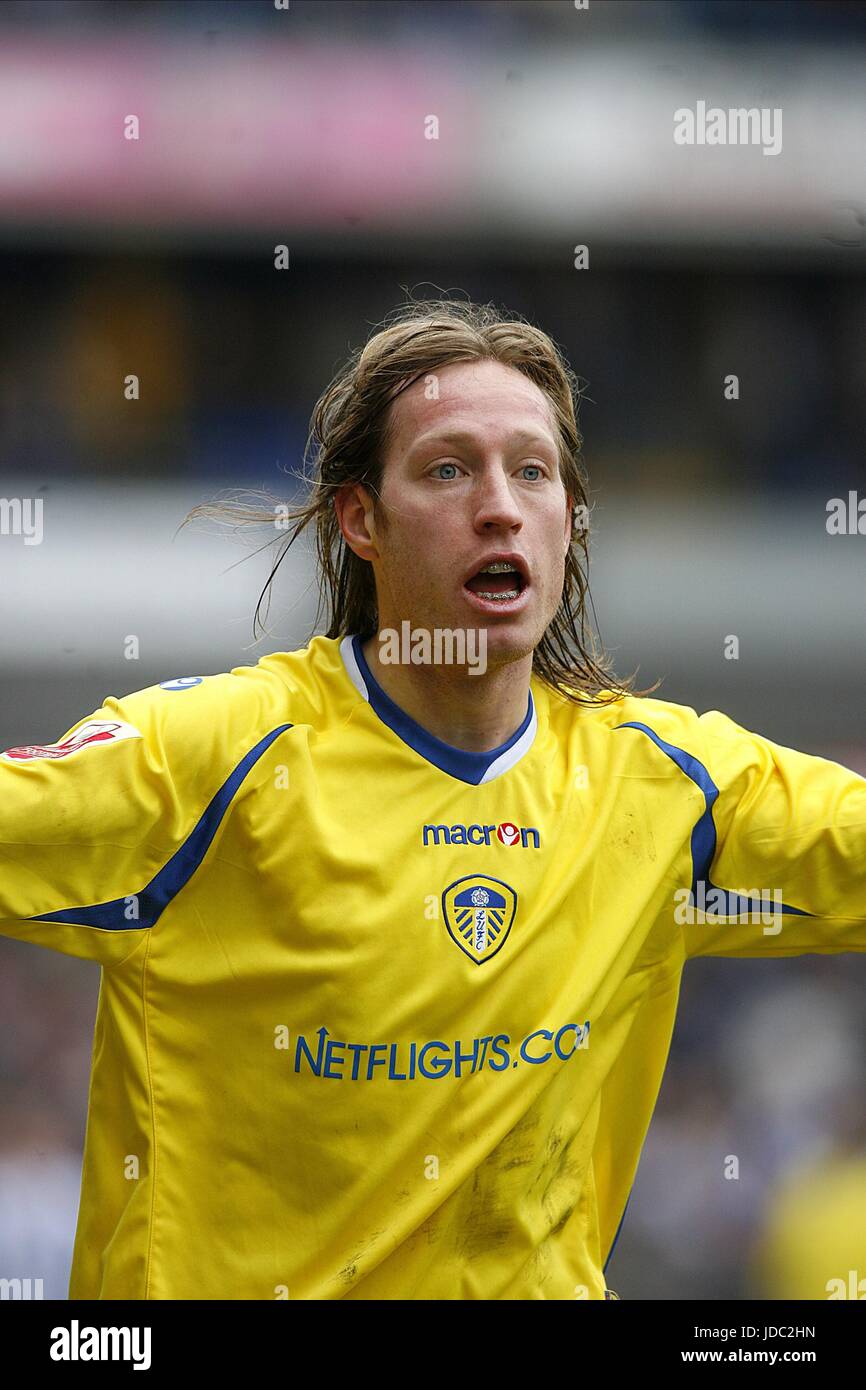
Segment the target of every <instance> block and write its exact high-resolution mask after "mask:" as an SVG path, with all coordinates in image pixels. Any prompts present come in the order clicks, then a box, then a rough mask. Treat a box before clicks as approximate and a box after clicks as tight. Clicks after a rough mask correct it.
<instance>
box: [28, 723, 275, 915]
mask: <svg viewBox="0 0 866 1390" xmlns="http://www.w3.org/2000/svg"><path fill="white" fill-rule="evenodd" d="M291 728H292V725H291V724H281V725H280V726H279V728H277V729H272V730H271V732H270V733H269V734H266V735H265V737H264V738H263V739H261V740H260V741H259V742H258V743H257V744H256V746H255V747H254V748H251V749H250V751H249V753H247V754H246V756H245V757H244V758H242V759H241V761H240V762H239V763H238V765H237V767H236V768H235V769H234V771H233V772H232V773H230V774H229V776H228V777H227V778H226V780H225V781H224V782H223V784H222V786H221V787H220V789H219V791H218V792H217V793H216V795H215V796H214V798H213V800H212V801H211V802H210V804H209V806H208V807H207V809H206V810H205V812H204V814H203V815H202V817H201V819H200V820H199V821H198V823H197V825H196V826H195V827H194V829H193V830H192V831H191V832H190V834H189V835H188V836H187V838H186V840H184V842H183V844H182V845H181V846H180V848H179V849H178V850H176V851H175V853H174V854H173V855H172V856H171V858H170V859H169V860H168V862H167V863H166V864H164V865H163V867H162V868H161V869H160V870H159V873H157V874H156V875H155V876H154V877H153V878H152V879H151V880H150V883H148V884H147V885H146V887H144V888H143V889H142V890H141V892H140V893H129V894H127V895H126V896H125V897H123V898H114V899H113V901H111V902H107V903H96V904H95V905H94V906H92V907H66V908H62V909H61V910H60V911H59V912H42V913H40V914H39V916H34V917H31V918H29V919H28V920H29V921H31V922H69V923H71V924H72V925H73V926H84V927H100V928H102V930H103V931H130V930H139V931H142V930H144V929H145V928H149V927H152V926H154V924H155V923H156V922H157V921H158V920H159V917H160V914H161V913H162V912H163V910H164V909H165V908H166V907H167V906H168V904H169V903H170V902H171V900H172V898H174V897H176V896H177V894H178V893H179V892H180V891H181V889H182V888H184V887H185V886H186V884H187V883H188V882H189V880H190V879H191V878H192V876H193V874H194V873H195V871H196V869H197V868H198V866H199V864H201V862H202V860H203V859H204V857H205V855H206V854H207V851H208V848H209V846H210V843H211V841H212V840H213V837H214V835H215V834H216V832H217V830H218V829H219V826H220V822H221V821H222V819H223V816H224V815H225V813H226V811H227V810H228V808H229V806H230V805H231V802H232V799H233V798H234V796H235V794H236V792H237V790H238V788H239V787H240V785H241V783H242V782H243V780H244V778H245V777H246V775H247V773H248V772H250V770H251V769H252V768H253V767H254V766H255V764H256V763H257V762H258V760H259V758H260V757H261V756H262V754H263V753H266V752H267V750H268V748H270V746H271V744H272V743H273V742H274V739H276V738H278V737H279V735H280V734H282V733H285V731H286V729H291ZM132 898H135V899H137V901H138V916H137V917H135V918H133V919H132V920H131V921H130V920H129V919H128V918H126V917H125V916H124V911H125V910H126V908H127V907H128V904H129V901H130V899H132Z"/></svg>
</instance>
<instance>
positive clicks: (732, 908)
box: [615, 720, 814, 917]
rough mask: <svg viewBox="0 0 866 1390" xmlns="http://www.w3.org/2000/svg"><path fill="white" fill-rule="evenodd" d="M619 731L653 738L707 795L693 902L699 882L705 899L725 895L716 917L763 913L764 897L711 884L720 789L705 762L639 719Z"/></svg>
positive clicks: (695, 845)
mask: <svg viewBox="0 0 866 1390" xmlns="http://www.w3.org/2000/svg"><path fill="white" fill-rule="evenodd" d="M615 727H616V728H617V729H640V731H641V733H644V734H646V735H647V737H648V738H651V739H652V741H653V743H654V744H655V745H656V747H657V748H660V749H661V750H662V752H663V753H666V754H667V755H668V757H669V758H671V759H672V760H673V761H674V762H675V763H676V765H677V767H678V768H680V769H681V770H682V771H683V772H684V773H685V774H686V776H687V777H689V778H691V780H692V781H693V782H694V783H695V785H696V786H698V787H700V789H701V791H702V792H703V794H704V799H705V802H706V805H705V807H704V810H703V812H702V813H701V815H700V817H699V819H698V821H697V824H696V825H695V827H694V829H693V830H692V883H691V890H690V892H691V903H692V906H694V905H695V903H696V893H697V887H698V884H699V883H703V885H704V900H705V901H706V897H707V895H708V894H709V893H711V892H712V893H723V894H724V901H725V906H724V909H720V908H714V912H713V915H714V916H718V917H736V916H737V915H738V914H739V913H741V912H759V911H760V910H761V907H762V900H761V899H760V898H750V897H747V896H744V895H743V894H741V893H736V892H734V890H733V889H730V888H717V887H716V886H715V884H713V883H711V882H710V865H711V864H712V862H713V858H714V856H715V853H716V826H715V822H714V821H713V806H714V804H715V802H716V801H717V799H718V795H719V789H718V787H717V786H716V784H715V782H714V781H713V779H712V777H711V776H710V774H709V772H708V771H707V769H706V768H705V767H704V765H703V763H702V762H699V761H698V759H697V758H695V757H693V756H692V754H691V753H687V752H686V751H685V749H684V748H677V746H676V745H675V744H673V743H666V742H665V740H664V739H663V738H660V737H659V735H658V734H657V733H656V732H655V731H654V730H653V729H651V728H649V726H648V725H647V724H639V723H638V722H637V721H636V720H629V721H628V722H627V723H625V724H617V725H616V726H615ZM781 911H782V912H789V913H792V914H793V915H794V916H796V917H812V916H814V914H813V913H811V912H806V911H805V910H804V909H803V908H801V907H788V906H787V904H785V903H782V904H781Z"/></svg>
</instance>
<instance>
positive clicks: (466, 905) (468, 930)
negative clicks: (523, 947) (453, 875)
mask: <svg viewBox="0 0 866 1390" xmlns="http://www.w3.org/2000/svg"><path fill="white" fill-rule="evenodd" d="M516 911H517V894H516V893H515V891H514V889H513V888H509V887H508V884H507V883H503V882H502V881H501V880H500V879H497V878H488V877H487V875H486V874H469V875H468V876H467V877H466V878H458V880H457V882H456V883H452V884H451V886H450V888H446V889H445V892H444V893H443V894H442V912H443V914H444V917H445V925H446V926H447V928H448V934H449V936H450V937H451V940H452V941H454V942H455V943H456V945H458V946H459V947H460V949H461V951H463V952H465V954H466V955H467V956H468V957H469V959H470V960H473V961H474V962H475V964H476V965H483V964H484V962H485V961H487V960H490V958H491V956H495V955H496V952H497V951H499V950H501V949H502V947H503V946H504V945H505V939H506V937H507V936H508V933H509V932H510V930H511V924H512V922H513V921H514V914H515V912H516Z"/></svg>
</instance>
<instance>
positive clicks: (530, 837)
mask: <svg viewBox="0 0 866 1390" xmlns="http://www.w3.org/2000/svg"><path fill="white" fill-rule="evenodd" d="M492 837H495V839H497V840H498V841H499V843H500V844H502V845H520V846H521V848H523V849H527V848H529V847H531V848H532V849H540V848H541V836H540V835H539V833H538V831H537V830H536V829H535V828H534V826H525V827H524V826H520V825H515V824H514V822H513V821H510V820H504V821H502V822H501V823H500V824H499V825H425V826H424V830H423V836H422V838H423V841H424V844H425V845H490V844H493V842H494V841H493V838H492Z"/></svg>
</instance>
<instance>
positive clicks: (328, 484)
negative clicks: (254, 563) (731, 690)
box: [183, 299, 658, 703]
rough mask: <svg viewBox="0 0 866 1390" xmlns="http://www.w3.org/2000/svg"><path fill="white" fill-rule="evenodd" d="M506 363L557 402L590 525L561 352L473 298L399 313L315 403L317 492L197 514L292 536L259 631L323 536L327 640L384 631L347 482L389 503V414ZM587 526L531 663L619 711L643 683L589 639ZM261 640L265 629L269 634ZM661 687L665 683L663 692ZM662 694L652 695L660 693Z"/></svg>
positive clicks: (556, 415)
mask: <svg viewBox="0 0 866 1390" xmlns="http://www.w3.org/2000/svg"><path fill="white" fill-rule="evenodd" d="M482 361H494V362H501V363H503V364H505V365H506V366H509V367H513V368H515V369H516V370H517V371H519V372H522V373H523V375H524V376H526V377H528V378H529V380H530V381H532V382H534V383H535V385H536V386H537V387H538V388H539V389H540V390H541V391H543V392H544V394H545V396H546V397H547V399H548V401H549V403H550V407H551V411H552V415H553V423H554V426H555V429H556V432H557V435H558V443H559V464H560V473H561V477H562V481H563V484H564V487H565V490H566V492H567V494H568V496H569V497H570V498H571V500H572V503H573V507H574V515H575V518H576V519H577V518H578V517H581V518H585V519H586V521H587V522H588V517H589V506H588V498H587V486H588V483H587V478H586V473H585V470H584V466H583V460H582V456H581V449H582V444H583V441H582V438H581V435H580V433H579V430H578V425H577V412H578V405H579V401H580V391H581V388H580V386H579V383H578V381H577V378H576V377H575V375H574V373H573V372H572V370H571V368H570V367H569V366H568V364H567V362H566V361H565V359H564V357H563V355H562V354H561V353H560V350H559V348H558V347H557V345H556V344H555V343H554V342H553V340H552V339H551V338H550V337H548V335H547V334H546V333H544V332H542V330H541V329H540V328H535V327H534V326H533V325H532V324H530V323H527V322H526V321H525V320H524V319H522V318H520V317H518V316H514V315H506V314H503V313H501V312H499V311H498V310H497V309H495V308H494V307H493V306H492V305H490V304H473V303H470V302H468V301H464V300H451V299H436V300H426V301H415V300H411V299H410V300H409V302H407V303H406V304H404V305H402V306H400V307H399V308H397V309H396V310H394V311H392V313H391V314H390V315H388V316H387V317H386V318H385V320H384V321H383V323H382V325H381V326H380V327H379V329H378V331H376V332H374V333H373V335H372V336H371V337H370V338H369V339H368V341H367V342H366V343H365V344H364V346H363V347H361V348H358V349H356V350H355V351H354V352H353V353H352V355H351V356H350V358H349V359H348V361H347V362H346V363H345V365H344V366H343V367H341V368H340V370H339V371H338V372H337V374H336V375H335V376H334V378H333V379H332V381H331V383H330V385H329V386H328V387H327V388H326V389H325V391H324V392H323V393H322V395H321V396H320V397H319V400H318V401H317V402H316V405H315V408H314V410H313V415H312V419H311V422H310V429H309V434H308V437H307V442H306V446H305V449H304V469H303V471H302V472H301V473H299V474H298V475H297V476H299V477H300V478H301V479H302V480H303V481H304V482H306V483H307V484H308V487H309V493H308V496H307V498H306V500H305V501H304V502H303V503H301V504H300V505H298V506H296V507H294V508H291V507H288V506H287V505H286V504H285V503H282V502H280V501H279V499H276V498H272V497H270V496H269V495H268V494H267V493H264V494H261V493H260V494H259V495H260V496H264V497H265V498H266V499H267V500H268V501H269V502H270V503H271V504H272V505H271V509H270V510H269V511H262V510H261V509H259V508H254V507H250V506H248V505H244V504H241V503H239V502H235V503H228V504H226V503H204V504H202V505H200V506H198V507H195V508H193V510H192V511H191V512H190V513H189V515H188V516H187V518H186V519H185V521H184V523H183V524H184V525H185V524H186V523H187V522H188V521H190V520H191V519H192V518H193V517H196V516H208V517H214V518H217V519H218V520H221V521H228V520H231V521H235V522H240V523H253V522H258V523H261V522H268V521H269V522H271V524H273V522H274V515H275V506H276V507H277V508H278V509H279V512H280V516H281V523H280V524H281V526H283V525H284V524H285V526H286V529H287V531H288V534H287V536H286V538H285V539H284V541H283V544H282V547H281V550H280V554H279V555H278V557H277V559H276V561H275V563H274V565H273V568H272V569H271V572H270V574H269V576H268V579H267V581H266V583H265V587H264V589H263V590H262V593H261V595H260V596H259V601H258V604H257V606H256V611H255V618H254V623H253V636H254V637H255V634H256V625H257V624H258V625H259V626H261V623H260V616H259V615H260V611H261V607H262V601H263V600H264V599H265V597H266V595H267V596H268V599H270V588H271V585H272V583H273V579H274V576H275V574H276V572H277V570H278V569H279V566H280V564H281V563H282V560H283V559H284V557H285V555H286V553H287V552H288V550H289V548H290V547H291V545H293V544H294V542H295V540H297V538H298V536H299V535H300V534H301V533H302V532H303V531H305V530H306V528H307V527H309V526H311V525H312V526H314V527H315V538H316V550H317V558H318V579H319V605H318V610H317V614H316V627H319V625H320V620H321V619H322V617H323V615H324V617H325V622H326V627H325V635H326V636H327V637H332V638H333V637H344V636H346V635H347V634H349V633H358V634H359V635H360V636H361V638H362V639H364V640H366V639H367V638H368V637H371V636H373V635H374V634H375V632H376V630H377V627H378V609H377V601H376V588H375V582H374V576H373V569H372V566H371V565H370V564H369V562H368V561H366V560H362V559H360V558H359V557H358V556H357V555H355V553H354V552H353V551H352V550H351V549H350V547H349V546H347V545H346V543H345V541H344V539H343V535H342V532H341V530H340V526H339V523H338V521H337V516H336V512H335V509H334V497H335V495H336V493H337V492H338V491H339V489H340V488H342V487H344V486H345V485H346V484H347V483H362V484H363V485H364V486H365V487H366V488H367V489H368V490H369V491H370V493H371V495H372V497H373V503H374V509H375V508H376V507H377V505H378V503H379V502H380V486H381V482H382V469H383V459H384V457H385V454H386V451H387V448H388V445H389V443H390V438H391V429H392V422H391V420H390V418H389V416H388V407H389V405H390V404H391V402H392V401H393V400H395V399H396V397H397V396H398V395H399V394H400V393H401V392H402V391H404V390H405V389H406V388H407V387H408V386H410V385H412V383H413V382H415V381H417V380H418V378H419V377H421V376H425V375H426V374H428V373H431V372H436V371H437V370H439V369H440V368H443V367H446V366H449V365H450V364H452V363H455V362H482ZM588 530H589V528H588V524H587V525H576V526H575V527H574V529H573V534H572V540H571V544H570V545H569V549H568V552H567V555H566V560H565V576H564V582H563V588H562V596H561V599H560V602H559V606H558V608H557V610H556V613H555V614H554V616H553V619H552V620H551V622H550V624H549V625H548V627H547V629H546V631H545V633H544V635H543V637H542V638H541V641H540V642H539V644H538V646H537V647H536V649H535V651H534V653H533V658H532V669H533V673H534V674H535V675H537V676H538V677H539V678H540V679H541V680H543V681H544V682H545V683H546V684H547V685H548V686H550V687H551V688H552V689H553V690H556V691H558V692H559V694H560V695H561V696H563V697H564V698H565V699H567V700H572V701H578V702H581V701H584V700H586V699H587V698H589V700H591V701H592V702H593V703H611V702H612V701H614V700H617V699H619V698H621V697H622V696H623V695H625V694H633V695H645V694H648V693H649V691H635V690H633V689H632V680H633V677H630V678H628V679H627V680H626V681H619V680H618V679H617V678H616V676H615V675H614V674H613V672H612V670H611V669H610V666H609V664H608V658H607V656H606V655H605V654H604V652H603V651H602V650H600V649H599V647H598V645H597V642H596V638H595V635H594V634H593V633H592V632H591V631H590V630H589V629H588V627H587V621H586V605H587V602H589V603H591V602H592V600H591V597H590V593H589V581H588V575H587V571H588V567H589V550H588V540H589V536H588ZM262 631H264V629H263V628H262ZM657 685H658V682H656V686H657ZM656 686H653V687H651V689H655V688H656Z"/></svg>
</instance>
